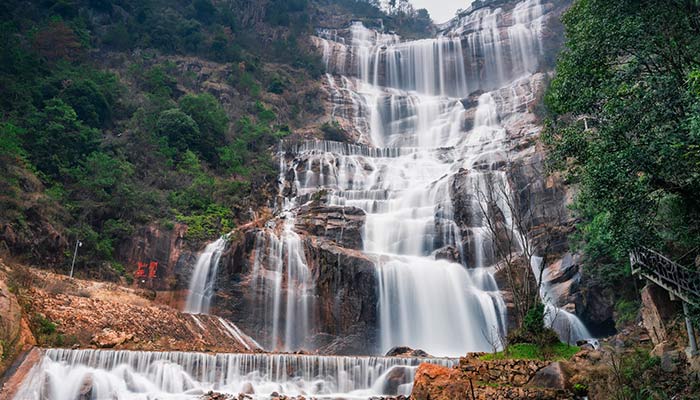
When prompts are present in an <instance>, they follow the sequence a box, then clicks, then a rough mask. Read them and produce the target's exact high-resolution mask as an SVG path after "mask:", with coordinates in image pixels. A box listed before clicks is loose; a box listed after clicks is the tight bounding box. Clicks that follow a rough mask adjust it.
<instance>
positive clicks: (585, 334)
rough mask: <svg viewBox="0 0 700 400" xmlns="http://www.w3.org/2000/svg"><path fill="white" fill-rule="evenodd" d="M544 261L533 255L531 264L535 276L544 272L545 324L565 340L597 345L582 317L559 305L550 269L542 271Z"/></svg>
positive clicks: (543, 300)
mask: <svg viewBox="0 0 700 400" xmlns="http://www.w3.org/2000/svg"><path fill="white" fill-rule="evenodd" d="M543 261H544V260H543V259H542V258H541V257H533V258H532V262H531V263H530V265H531V267H532V272H533V273H534V274H535V277H539V276H540V272H542V284H541V285H540V297H541V298H542V302H544V306H545V315H544V320H545V321H544V322H545V325H546V326H550V327H552V329H554V331H555V332H557V334H558V335H559V339H561V340H562V341H563V342H566V343H569V344H576V342H577V341H579V340H587V341H590V342H591V343H592V344H593V345H594V346H595V347H597V343H598V341H597V340H595V339H594V338H593V335H591V333H590V332H589V331H588V329H587V328H586V326H585V325H584V324H583V322H582V321H581V319H580V318H579V317H577V316H576V314H574V313H571V312H569V311H567V310H565V309H564V308H562V307H559V306H558V305H557V304H558V302H559V300H560V299H559V298H558V296H557V294H556V293H555V292H554V291H553V290H551V285H550V283H549V281H550V279H549V276H548V275H549V273H550V271H549V269H545V270H544V271H542V262H543Z"/></svg>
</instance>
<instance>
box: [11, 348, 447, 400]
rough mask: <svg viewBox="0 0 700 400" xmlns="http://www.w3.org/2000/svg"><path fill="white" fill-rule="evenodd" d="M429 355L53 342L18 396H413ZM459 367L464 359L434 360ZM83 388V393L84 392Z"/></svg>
mask: <svg viewBox="0 0 700 400" xmlns="http://www.w3.org/2000/svg"><path fill="white" fill-rule="evenodd" d="M423 361H426V359H420V358H389V357H329V356H311V355H288V354H204V353H179V352H165V353H161V352H146V351H141V352H133V351H115V350H68V349H50V350H47V351H46V354H45V356H44V358H43V360H42V361H41V362H40V363H39V365H37V366H35V367H34V368H33V370H32V371H31V372H30V374H29V375H28V377H27V378H26V379H25V381H24V383H23V385H22V387H21V388H20V391H19V392H18V393H17V395H16V396H15V399H17V400H20V399H21V400H40V399H42V400H44V399H45V400H74V399H76V398H93V399H113V398H119V399H152V398H158V399H198V398H201V396H202V395H203V394H205V393H207V392H209V391H212V390H213V391H216V392H219V393H224V394H231V395H238V394H239V393H247V394H249V395H251V396H252V397H253V398H255V399H267V398H270V396H271V394H272V393H273V392H277V393H284V394H285V395H288V396H306V397H313V398H319V399H321V398H326V399H331V398H344V399H367V398H370V397H372V396H386V395H399V394H403V395H408V394H409V393H410V391H411V387H412V385H413V378H414V375H415V370H416V368H417V366H418V365H419V364H420V363H421V362H423ZM429 361H430V362H432V363H436V364H440V365H444V366H447V367H451V366H454V365H456V364H457V363H458V360H456V359H430V360H429ZM81 394H82V395H81Z"/></svg>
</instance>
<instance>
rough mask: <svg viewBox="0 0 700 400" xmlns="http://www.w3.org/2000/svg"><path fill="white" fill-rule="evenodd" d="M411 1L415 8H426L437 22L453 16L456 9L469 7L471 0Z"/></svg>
mask: <svg viewBox="0 0 700 400" xmlns="http://www.w3.org/2000/svg"><path fill="white" fill-rule="evenodd" d="M411 3H413V6H414V7H415V8H416V9H419V8H425V9H427V10H428V12H429V13H430V16H431V17H432V18H433V21H434V22H435V23H438V24H439V23H442V22H446V21H448V20H450V19H451V18H452V17H454V15H455V11H457V10H458V9H460V8H467V7H469V4H471V0H411Z"/></svg>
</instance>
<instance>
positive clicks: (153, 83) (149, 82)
mask: <svg viewBox="0 0 700 400" xmlns="http://www.w3.org/2000/svg"><path fill="white" fill-rule="evenodd" d="M143 83H144V88H145V89H146V90H147V91H148V92H149V93H151V94H152V95H154V96H156V97H158V98H163V99H169V98H171V97H172V95H173V91H174V90H175V86H176V85H177V81H176V80H175V78H173V77H172V76H171V75H170V74H169V73H168V71H167V69H166V66H163V65H156V66H154V67H153V68H150V69H148V70H147V71H146V73H145V74H144V76H143Z"/></svg>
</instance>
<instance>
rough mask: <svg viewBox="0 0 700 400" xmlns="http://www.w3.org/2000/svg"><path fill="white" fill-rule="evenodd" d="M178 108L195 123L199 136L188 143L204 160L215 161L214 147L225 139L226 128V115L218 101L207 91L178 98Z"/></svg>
mask: <svg viewBox="0 0 700 400" xmlns="http://www.w3.org/2000/svg"><path fill="white" fill-rule="evenodd" d="M179 103H180V110H182V112H184V113H185V114H187V115H189V116H190V117H191V118H192V120H194V122H196V123H197V126H198V128H199V132H200V136H199V138H198V139H197V141H196V143H192V144H190V146H191V147H190V148H193V149H195V150H196V151H197V152H198V153H199V154H200V155H201V156H202V157H203V158H204V159H205V160H207V161H209V162H212V163H213V162H215V161H216V156H217V154H216V148H217V147H219V146H220V145H221V144H222V143H223V142H224V139H225V135H226V131H227V130H228V122H229V119H228V116H227V115H226V112H225V111H224V109H223V108H222V107H221V104H219V101H218V100H217V99H216V98H215V97H214V96H212V95H211V94H209V93H204V94H200V95H192V94H189V95H186V96H184V97H183V98H181V99H180V102H179Z"/></svg>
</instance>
